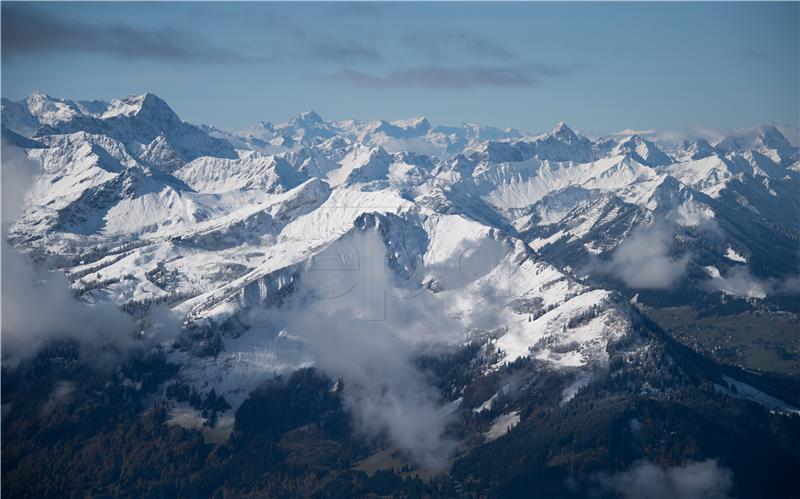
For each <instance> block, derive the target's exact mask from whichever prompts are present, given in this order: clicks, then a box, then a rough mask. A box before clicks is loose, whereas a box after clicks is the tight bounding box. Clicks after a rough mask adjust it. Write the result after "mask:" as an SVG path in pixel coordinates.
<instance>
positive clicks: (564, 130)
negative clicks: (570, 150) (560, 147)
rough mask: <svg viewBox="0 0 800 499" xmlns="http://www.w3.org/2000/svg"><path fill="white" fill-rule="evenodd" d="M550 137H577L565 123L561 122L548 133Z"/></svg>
mask: <svg viewBox="0 0 800 499" xmlns="http://www.w3.org/2000/svg"><path fill="white" fill-rule="evenodd" d="M550 135H552V136H556V137H558V136H564V137H577V135H576V134H575V132H574V131H573V130H572V128H570V127H569V126H568V125H567V124H566V123H564V122H563V121H559V122H558V123H556V126H555V128H553V130H552V131H551V132H550Z"/></svg>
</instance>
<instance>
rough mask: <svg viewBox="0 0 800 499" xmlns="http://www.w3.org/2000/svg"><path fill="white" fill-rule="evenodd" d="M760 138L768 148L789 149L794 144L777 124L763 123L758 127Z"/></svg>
mask: <svg viewBox="0 0 800 499" xmlns="http://www.w3.org/2000/svg"><path fill="white" fill-rule="evenodd" d="M758 139H759V141H760V142H761V144H762V145H763V146H764V147H766V148H767V149H778V150H781V149H788V148H790V147H791V146H792V145H791V143H789V141H788V140H787V139H786V137H785V136H784V135H783V134H782V133H781V132H780V130H778V129H777V128H776V127H775V125H761V126H760V127H758Z"/></svg>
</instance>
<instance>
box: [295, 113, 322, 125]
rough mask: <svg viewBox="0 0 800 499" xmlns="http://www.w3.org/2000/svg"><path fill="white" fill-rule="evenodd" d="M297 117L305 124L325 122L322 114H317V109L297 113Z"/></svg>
mask: <svg viewBox="0 0 800 499" xmlns="http://www.w3.org/2000/svg"><path fill="white" fill-rule="evenodd" d="M295 119H296V120H297V122H298V123H302V124H304V125H311V124H317V123H322V122H323V120H322V116H320V115H319V114H317V112H316V111H306V112H303V113H300V114H298V115H297V118H295Z"/></svg>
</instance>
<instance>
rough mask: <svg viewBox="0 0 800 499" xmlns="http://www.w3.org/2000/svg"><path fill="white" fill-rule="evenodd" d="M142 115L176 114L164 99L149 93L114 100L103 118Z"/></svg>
mask: <svg viewBox="0 0 800 499" xmlns="http://www.w3.org/2000/svg"><path fill="white" fill-rule="evenodd" d="M141 113H152V114H168V115H173V114H175V113H174V111H173V110H172V108H170V107H169V105H168V104H167V103H166V102H164V100H163V99H161V98H159V97H158V96H157V95H156V94H153V93H150V92H147V93H144V94H142V95H129V96H128V97H123V98H122V99H114V100H112V101H111V104H109V106H108V109H107V110H106V112H105V113H103V116H102V118H113V117H115V116H136V115H139V114H141Z"/></svg>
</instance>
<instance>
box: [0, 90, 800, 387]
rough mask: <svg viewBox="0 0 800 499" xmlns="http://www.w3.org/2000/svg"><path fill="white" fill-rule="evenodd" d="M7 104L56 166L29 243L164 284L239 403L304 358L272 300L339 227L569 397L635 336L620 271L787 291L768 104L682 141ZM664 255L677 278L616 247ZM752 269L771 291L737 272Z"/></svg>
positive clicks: (497, 352)
mask: <svg viewBox="0 0 800 499" xmlns="http://www.w3.org/2000/svg"><path fill="white" fill-rule="evenodd" d="M2 126H3V136H4V139H5V141H6V143H10V144H15V145H16V146H19V147H22V148H24V150H25V151H26V154H27V156H28V157H29V158H30V159H32V160H34V161H35V162H36V163H38V164H39V165H40V166H41V172H40V173H39V175H38V176H37V178H36V181H35V183H34V185H33V188H32V189H31V191H30V192H29V193H28V195H27V201H26V206H25V209H24V211H23V213H22V215H21V217H20V218H19V219H18V220H17V221H16V222H15V224H14V225H13V227H12V230H11V232H10V238H11V240H12V242H13V243H14V244H15V246H16V247H17V248H18V249H20V250H21V251H24V252H26V253H28V254H30V255H32V256H33V257H34V258H35V259H36V260H38V261H41V262H44V263H45V264H46V265H50V266H52V267H54V268H58V269H60V270H62V271H63V272H64V273H65V274H66V275H67V276H68V279H69V280H70V282H71V285H72V287H73V289H74V290H75V291H76V292H77V293H79V294H80V296H81V299H83V300H85V301H87V302H90V303H98V302H111V303H114V304H116V305H118V306H119V307H122V308H123V309H125V310H127V311H130V312H131V313H133V314H134V315H135V314H141V313H143V311H145V310H147V309H148V308H149V307H151V306H152V305H153V304H166V305H167V306H168V307H170V308H171V309H172V310H173V311H174V312H175V313H177V314H179V315H180V317H181V319H182V320H183V321H184V325H183V330H182V332H181V338H180V344H181V345H182V349H179V350H177V351H176V353H175V355H176V358H177V357H179V358H180V359H181V362H182V363H183V365H184V366H185V373H184V376H185V377H186V379H187V380H189V381H191V382H197V383H201V382H202V383H204V384H205V385H204V386H215V387H216V388H217V391H218V392H219V393H224V394H226V397H227V398H229V399H230V400H234V401H235V400H237V397H238V399H241V397H242V396H244V395H246V393H247V392H246V391H244V392H243V391H242V390H241V387H240V386H238V385H237V384H236V383H234V382H232V381H231V380H232V379H237V380H241V379H247V377H248V376H249V374H251V373H252V372H254V371H258V370H269V369H273V370H280V369H284V368H291V367H292V366H295V367H296V366H299V365H304V363H306V362H308V356H307V355H306V354H305V352H304V347H303V340H302V338H300V337H298V331H293V330H291V327H289V328H288V329H285V328H279V327H276V326H275V323H274V322H271V321H270V320H266V321H265V320H262V315H263V314H261V313H260V312H263V311H265V310H266V311H271V310H279V309H280V308H281V306H283V305H284V304H285V303H287V302H289V301H290V300H293V299H297V297H299V296H302V294H303V293H304V292H307V286H308V285H309V284H308V283H309V282H314V276H313V275H312V271H313V269H315V268H317V266H318V265H320V264H321V262H326V261H334V262H338V264H343V263H342V262H344V263H347V261H348V258H349V257H351V256H352V254H350V253H348V252H347V251H345V250H343V249H342V248H345V247H349V246H353V245H355V246H356V248H355V254H362V255H363V253H359V248H358V247H357V246H358V244H361V242H360V241H363V238H362V235H363V234H372V235H375V236H377V240H378V241H379V244H378V246H379V248H380V251H379V257H378V258H379V259H381V260H385V262H386V268H387V269H388V271H389V274H390V279H389V282H390V284H391V286H390V288H391V293H395V294H403V295H413V296H414V297H415V299H416V300H417V301H418V302H421V303H435V304H436V309H437V310H438V311H439V312H441V313H442V314H443V315H444V317H446V318H447V320H448V321H453V322H452V324H455V325H456V326H453V327H454V328H455V330H456V331H455V332H456V335H457V341H461V342H465V341H476V342H479V343H480V345H481V348H482V350H481V351H482V354H481V355H482V362H483V364H484V367H485V370H486V372H491V371H492V370H497V369H501V368H502V367H503V366H505V365H507V364H509V363H511V362H513V361H515V360H517V359H519V358H521V357H534V358H536V359H539V360H541V361H542V362H544V363H545V364H548V365H550V366H552V368H553V369H565V370H572V371H577V372H580V373H583V374H582V375H581V376H578V378H577V379H578V380H580V382H579V384H578V385H575V386H573V387H572V388H570V390H571V391H566V392H565V397H568V395H569V394H570V393H571V394H574V392H575V391H577V389H578V388H579V387H580V386H582V385H580V383H584V384H585V383H586V380H587V379H589V378H590V377H591V373H593V372H595V371H596V370H602V369H604V368H605V367H606V366H607V363H608V359H609V351H611V350H612V349H614V348H621V347H618V344H619V340H621V339H622V338H629V337H632V336H634V337H635V336H636V330H637V327H638V326H637V324H638V322H637V321H638V320H639V319H638V315H637V312H636V310H635V308H634V307H632V306H631V305H630V304H629V303H628V299H627V297H624V295H623V294H620V292H619V291H622V292H623V293H627V292H629V291H630V292H631V293H632V292H635V291H646V292H650V293H651V294H653V296H656V295H657V294H658V293H663V294H664V296H667V297H672V298H674V295H675V293H674V291H675V290H676V289H681V290H687V289H689V290H693V291H692V292H688V293H682V294H683V296H685V297H687V299H693V298H692V297H694V296H696V294H693V293H700V292H702V293H704V294H707V293H709V292H714V290H715V289H716V291H715V292H717V293H722V294H723V295H727V296H731V295H733V296H737V295H739V296H742V297H747V298H750V299H761V300H765V299H767V300H768V299H769V298H770V297H771V296H773V295H780V294H782V293H791V292H796V291H793V290H791V289H789V288H788V287H786V286H784V284H785V283H784V281H786V280H787V278H788V277H791V276H792V275H796V274H797V273H798V271H799V270H800V255H799V254H798V243H799V242H800V226H799V225H798V221H800V216H798V215H800V199H798V198H799V197H798V196H797V193H798V192H800V162H799V160H798V149H797V148H796V147H793V146H792V145H791V144H790V143H789V142H788V141H787V140H786V138H785V137H783V135H781V133H780V132H779V131H778V130H777V129H776V128H775V127H772V126H769V125H768V126H764V127H759V128H757V129H755V130H750V131H743V132H741V133H737V134H734V135H731V136H729V137H725V138H723V139H721V140H718V141H715V142H714V143H711V142H709V141H707V140H705V139H697V140H695V141H691V142H686V143H684V144H683V145H681V146H680V147H673V146H672V145H669V144H664V145H660V144H659V143H658V141H657V140H650V139H649V138H644V137H641V136H639V135H637V134H624V135H615V136H610V137H603V138H596V139H590V138H588V137H584V136H582V135H580V134H578V133H576V132H574V131H573V130H572V129H570V128H569V127H568V126H567V125H565V124H563V123H561V124H558V125H557V126H556V127H555V128H554V129H553V130H552V131H550V132H547V133H544V134H539V135H534V134H528V133H526V132H521V131H517V130H512V129H505V130H501V129H496V128H491V127H483V126H479V125H472V124H465V125H462V126H456V127H444V126H435V125H432V124H431V123H429V122H428V120H426V119H424V118H413V119H409V120H403V121H375V122H362V121H355V120H350V121H339V122H327V121H324V120H323V119H322V118H321V117H320V116H319V115H318V114H316V113H314V112H307V113H302V114H300V115H298V116H297V117H296V118H293V119H292V120H290V121H289V122H288V123H284V124H279V125H274V124H272V123H270V122H259V123H258V124H256V125H255V126H253V127H251V128H248V129H244V130H237V131H222V130H219V129H216V128H213V127H210V126H202V127H196V126H194V125H191V124H188V123H185V122H183V121H181V120H180V118H178V116H177V115H176V114H175V113H174V112H173V111H172V110H171V109H170V108H169V106H168V105H167V104H166V103H165V102H164V101H163V100H161V99H159V98H158V97H156V96H154V95H152V94H145V95H142V96H131V97H127V98H124V99H120V100H114V101H112V102H110V103H108V102H101V101H80V102H76V101H70V100H64V99H56V98H53V97H49V96H46V95H44V94H40V93H34V94H32V95H31V96H30V97H29V98H28V99H26V100H23V101H19V102H11V101H8V100H5V99H4V100H3V103H2ZM370 237H371V236H370ZM630 241H640V243H641V244H639V245H638V246H634V245H633V244H631V243H630ZM348 245H349V246H348ZM384 252H385V257H384V255H383V253H384ZM639 255H644V256H643V257H640V256H639ZM661 263H663V264H664V265H667V268H668V269H669V270H670V271H672V275H670V276H669V277H670V278H669V279H666V280H662V281H663V282H644V281H642V280H637V279H634V278H631V277H630V272H627V271H626V270H625V268H620V266H627V267H628V270H630V267H635V266H637V265H640V264H641V265H644V267H643V268H642V270H641V271H640V272H651V271H653V272H654V270H653V268H652V267H648V266H647V265H653V264H661ZM345 267H346V265H345ZM709 268H713V269H714V271H715V272H716V277H714V278H710V277H709V273H708V272H709V271H708V270H707V269H709ZM340 270H341V269H340ZM634 271H635V269H634ZM745 272H746V274H747V275H748V276H749V277H750V278H751V279H752V280H753V281H756V282H758V283H760V286H761V287H760V288H758V289H761V290H762V291H764V292H761V293H757V294H754V293H752V291H750V290H752V289H754V288H753V287H752V286H750V287H743V286H735V285H731V284H730V279H731V276H733V275H734V274H736V275H737V276H741V275H744V274H743V273H745ZM586 275H589V276H590V278H589V279H587V278H585V276H586ZM726 277H727V278H729V281H725V279H726ZM720 280H722V281H725V283H726V284H725V286H720V285H719V283H720ZM672 298H671V299H672ZM654 299H655V298H654ZM426 313H427V312H426ZM628 345H629V346H627V347H625V348H633V349H636V348H645V345H644V343H636V342H635V341H634V342H633V343H630V344H628ZM630 345H633V346H630ZM208 355H214V356H216V360H209V357H207V356H208ZM220 372H222V373H225V375H220V374H219V373H220ZM209 373H211V374H209ZM587 376H588V377H587ZM237 394H238V395H237Z"/></svg>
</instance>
